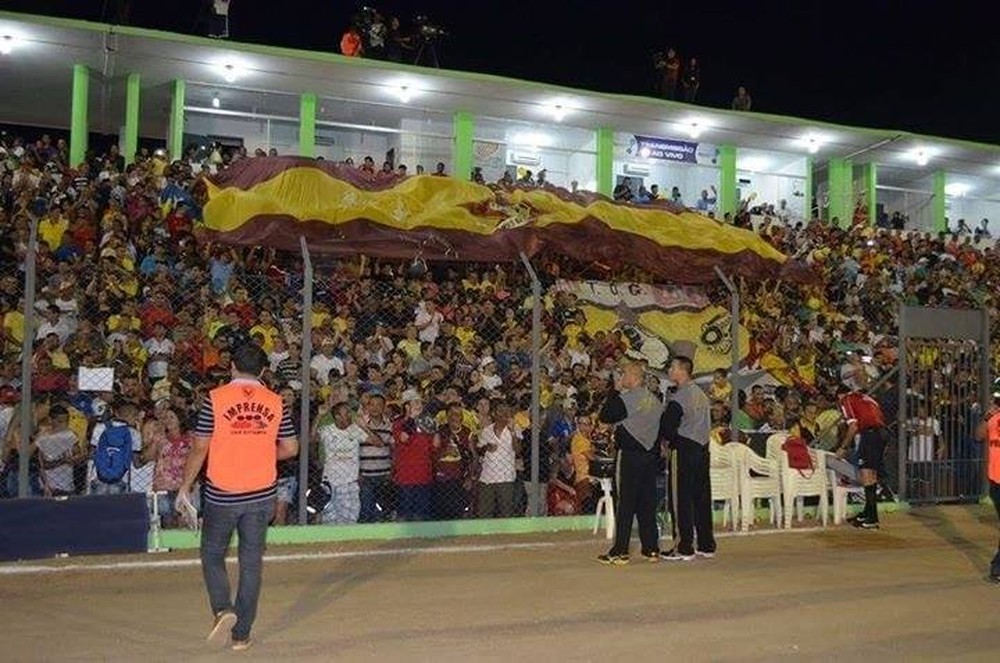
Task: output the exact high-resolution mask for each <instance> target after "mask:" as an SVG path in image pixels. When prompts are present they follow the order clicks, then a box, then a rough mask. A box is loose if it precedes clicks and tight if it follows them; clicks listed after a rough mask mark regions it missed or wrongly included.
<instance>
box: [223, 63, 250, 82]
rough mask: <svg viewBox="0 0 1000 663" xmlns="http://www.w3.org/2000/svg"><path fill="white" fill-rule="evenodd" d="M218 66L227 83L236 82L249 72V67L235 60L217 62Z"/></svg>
mask: <svg viewBox="0 0 1000 663" xmlns="http://www.w3.org/2000/svg"><path fill="white" fill-rule="evenodd" d="M216 67H218V69H219V73H220V74H221V75H222V78H223V80H225V81H226V82H227V83H235V82H236V81H237V79H239V78H240V77H241V76H244V75H245V74H246V73H247V68H246V67H245V66H243V64H241V63H240V62H237V61H235V60H224V61H222V62H219V63H217V64H216Z"/></svg>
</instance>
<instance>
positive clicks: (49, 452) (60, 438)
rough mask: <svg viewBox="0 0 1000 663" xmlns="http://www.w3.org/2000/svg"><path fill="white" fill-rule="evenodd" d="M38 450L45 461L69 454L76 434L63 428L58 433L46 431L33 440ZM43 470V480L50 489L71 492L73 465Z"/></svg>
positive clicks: (72, 488)
mask: <svg viewBox="0 0 1000 663" xmlns="http://www.w3.org/2000/svg"><path fill="white" fill-rule="evenodd" d="M35 443H36V444H37V445H38V451H39V452H40V453H41V454H42V458H44V459H45V460H46V461H47V462H52V461H55V460H59V459H60V458H63V457H64V456H67V455H69V454H70V453H71V452H72V451H73V447H74V446H76V434H75V433H74V432H73V431H71V430H64V431H60V432H58V433H47V434H45V435H41V436H39V438H38V440H37V441H36V442H35ZM43 471H44V472H45V482H46V483H47V484H48V486H49V488H50V489H51V490H58V491H62V492H64V493H72V492H73V491H74V487H73V466H72V465H59V466H57V467H53V468H50V469H46V470H43Z"/></svg>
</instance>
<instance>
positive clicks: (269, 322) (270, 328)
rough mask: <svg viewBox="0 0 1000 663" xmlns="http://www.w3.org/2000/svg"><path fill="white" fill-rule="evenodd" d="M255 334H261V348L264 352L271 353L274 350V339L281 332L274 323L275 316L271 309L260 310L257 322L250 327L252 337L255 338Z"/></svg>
mask: <svg viewBox="0 0 1000 663" xmlns="http://www.w3.org/2000/svg"><path fill="white" fill-rule="evenodd" d="M255 334H260V335H261V337H262V343H261V349H262V350H263V351H264V352H266V353H268V354H270V353H271V352H273V351H274V339H275V338H277V337H278V335H279V334H280V332H279V331H278V327H277V326H276V325H275V324H274V316H273V315H271V312H270V311H261V312H260V316H259V317H258V319H257V324H256V325H254V326H253V327H251V328H250V338H253V337H254V335H255Z"/></svg>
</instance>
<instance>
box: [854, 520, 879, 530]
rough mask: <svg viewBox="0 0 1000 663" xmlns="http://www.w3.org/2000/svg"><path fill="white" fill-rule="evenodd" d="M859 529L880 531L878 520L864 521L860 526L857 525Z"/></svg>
mask: <svg viewBox="0 0 1000 663" xmlns="http://www.w3.org/2000/svg"><path fill="white" fill-rule="evenodd" d="M855 527H857V528H858V529H878V521H877V520H862V521H861V523H860V524H858V525H855Z"/></svg>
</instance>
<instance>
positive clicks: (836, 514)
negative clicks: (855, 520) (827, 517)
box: [821, 451, 865, 525]
mask: <svg viewBox="0 0 1000 663" xmlns="http://www.w3.org/2000/svg"><path fill="white" fill-rule="evenodd" d="M821 454H822V456H823V462H824V464H825V463H826V458H827V457H828V456H833V455H834V454H832V453H830V452H829V451H823V452H821ZM826 476H827V481H828V482H829V484H830V494H831V495H832V501H833V524H834V525H840V524H841V523H843V522H844V521H845V520H847V496H848V495H850V494H851V493H854V494H856V495H864V494H865V489H864V488H863V487H861V486H855V485H843V484H841V482H840V476H839V475H838V474H837V473H836V472H834V471H833V470H831V469H827V470H826Z"/></svg>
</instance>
